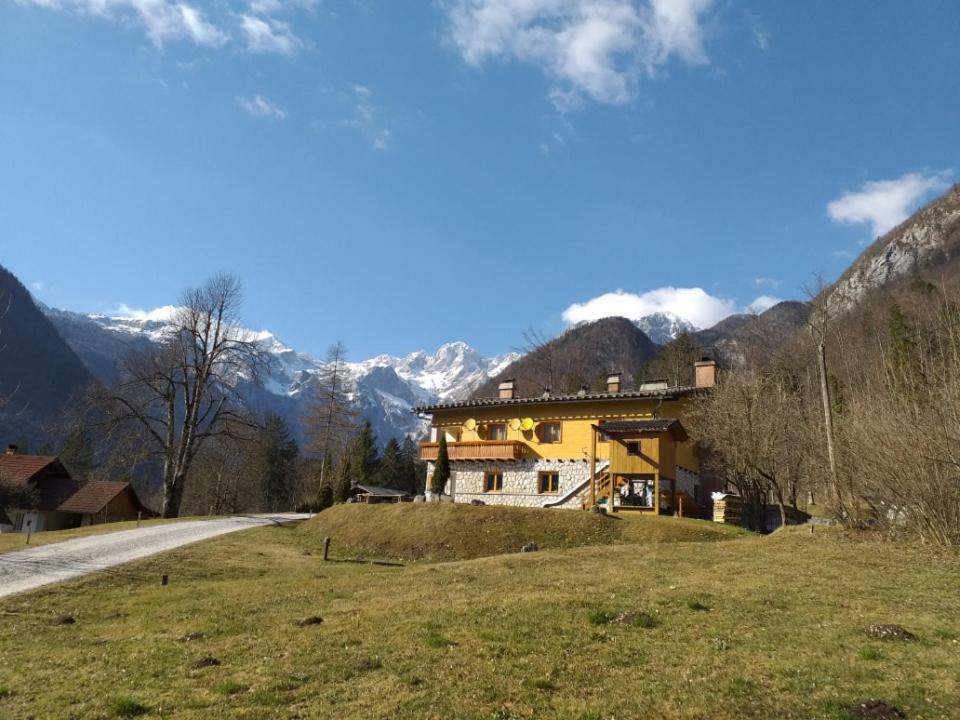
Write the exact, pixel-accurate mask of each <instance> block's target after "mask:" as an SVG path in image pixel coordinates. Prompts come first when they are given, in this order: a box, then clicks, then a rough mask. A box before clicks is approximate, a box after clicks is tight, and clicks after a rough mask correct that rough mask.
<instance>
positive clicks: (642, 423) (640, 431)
mask: <svg viewBox="0 0 960 720" xmlns="http://www.w3.org/2000/svg"><path fill="white" fill-rule="evenodd" d="M600 432H602V433H603V434H604V435H607V436H610V437H613V436H618V437H621V438H628V437H639V436H641V435H652V434H657V433H664V432H670V433H673V436H674V437H675V438H676V439H677V440H686V439H687V431H686V430H684V428H683V425H681V424H680V421H679V420H676V419H674V418H657V419H654V420H613V421H611V422H605V423H603V424H601V425H600Z"/></svg>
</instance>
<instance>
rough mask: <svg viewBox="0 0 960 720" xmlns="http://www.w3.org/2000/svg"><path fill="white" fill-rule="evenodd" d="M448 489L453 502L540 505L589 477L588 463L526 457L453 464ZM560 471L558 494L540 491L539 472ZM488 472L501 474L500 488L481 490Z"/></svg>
mask: <svg viewBox="0 0 960 720" xmlns="http://www.w3.org/2000/svg"><path fill="white" fill-rule="evenodd" d="M451 470H452V473H451V477H450V487H449V488H448V491H449V492H450V493H451V494H452V495H453V498H454V501H455V502H461V503H468V502H470V501H471V500H474V499H479V500H483V502H485V503H486V504H487V505H512V506H516V507H542V506H543V505H544V504H545V503H550V502H556V501H557V500H559V499H560V498H562V497H563V496H564V495H566V494H567V493H568V492H570V491H571V490H573V489H574V488H576V487H577V486H579V485H581V484H583V483H585V482H586V481H587V480H588V479H589V477H590V464H589V463H588V462H586V461H583V460H572V461H563V460H525V461H520V462H495V461H491V462H482V463H479V462H478V463H469V464H467V463H454V464H453V465H452V468H451ZM548 471H552V472H558V473H560V490H559V492H557V493H540V492H538V490H539V474H540V473H541V472H548ZM487 472H500V473H503V490H502V491H499V492H484V491H483V476H484V473H487ZM574 500H576V498H571V502H567V503H564V504H563V505H562V506H559V507H564V508H577V509H579V508H580V504H579V501H576V502H573V501H574Z"/></svg>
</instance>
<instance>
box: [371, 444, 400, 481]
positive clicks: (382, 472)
mask: <svg viewBox="0 0 960 720" xmlns="http://www.w3.org/2000/svg"><path fill="white" fill-rule="evenodd" d="M402 470H403V458H402V457H401V455H400V443H398V442H397V441H396V439H395V438H390V441H389V442H388V443H387V446H386V447H385V448H384V449H383V457H382V458H380V468H379V470H377V479H376V484H377V485H379V486H380V487H385V488H392V489H394V490H404V489H405V488H404V487H403V484H402V480H403V477H402Z"/></svg>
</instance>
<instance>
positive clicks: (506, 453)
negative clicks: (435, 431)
mask: <svg viewBox="0 0 960 720" xmlns="http://www.w3.org/2000/svg"><path fill="white" fill-rule="evenodd" d="M439 449H440V443H430V442H424V443H420V459H421V460H427V461H430V460H436V459H437V451H438V450H439ZM523 449H524V444H523V443H522V442H518V441H516V440H480V441H477V442H452V443H447V456H448V457H449V458H450V459H451V460H520V459H521V458H522V457H523Z"/></svg>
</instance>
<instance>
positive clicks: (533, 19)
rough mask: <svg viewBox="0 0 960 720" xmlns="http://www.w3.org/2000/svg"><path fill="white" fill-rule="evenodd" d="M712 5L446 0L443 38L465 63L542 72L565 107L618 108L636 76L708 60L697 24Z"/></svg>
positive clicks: (709, 1)
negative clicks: (588, 103)
mask: <svg viewBox="0 0 960 720" xmlns="http://www.w3.org/2000/svg"><path fill="white" fill-rule="evenodd" d="M712 5H713V0H642V1H641V0H450V1H449V2H448V3H447V4H446V8H447V14H448V17H449V38H450V40H451V41H452V43H453V45H454V46H455V47H456V48H457V50H458V51H459V53H460V55H461V56H462V57H463V59H464V61H465V62H466V63H467V64H469V65H472V66H474V67H480V66H482V65H483V64H484V63H485V62H487V61H488V60H504V61H511V60H515V61H520V62H525V63H530V64H533V65H536V66H538V67H540V68H541V69H542V70H543V71H544V72H545V73H546V74H547V75H548V76H549V77H550V78H551V81H552V83H553V86H552V88H551V91H550V97H551V98H552V100H553V102H554V104H555V105H556V106H557V107H558V109H560V110H566V109H569V108H571V107H574V106H576V105H577V104H578V103H580V102H582V99H583V97H584V96H585V97H588V98H590V99H592V100H594V101H596V102H601V103H606V104H612V105H620V104H623V103H625V102H627V101H629V100H630V99H631V97H633V94H634V91H635V86H636V83H637V80H638V79H639V76H640V75H641V74H642V73H643V72H644V71H646V72H647V73H653V72H654V70H655V69H656V68H657V67H658V66H660V65H663V64H665V63H666V62H668V61H669V60H670V59H671V58H673V57H677V58H679V59H680V60H682V61H684V62H686V63H688V64H694V65H696V64H705V63H707V62H708V58H707V54H706V51H705V49H704V38H703V28H702V24H701V23H702V20H703V17H704V15H705V14H706V13H707V12H708V11H709V10H710V8H711V7H712Z"/></svg>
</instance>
